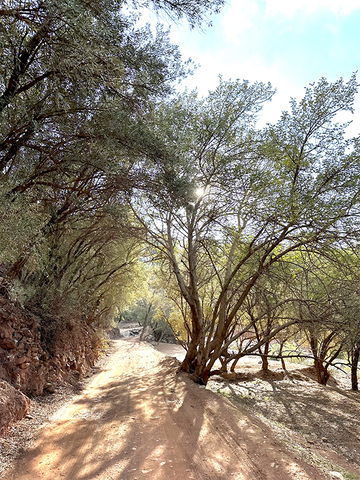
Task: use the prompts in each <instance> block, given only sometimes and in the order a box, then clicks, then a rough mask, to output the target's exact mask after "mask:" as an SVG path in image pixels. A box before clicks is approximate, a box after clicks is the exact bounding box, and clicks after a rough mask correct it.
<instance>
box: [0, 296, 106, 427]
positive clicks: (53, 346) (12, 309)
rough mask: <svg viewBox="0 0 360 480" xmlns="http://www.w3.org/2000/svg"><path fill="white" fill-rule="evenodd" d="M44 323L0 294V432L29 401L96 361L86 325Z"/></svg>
mask: <svg viewBox="0 0 360 480" xmlns="http://www.w3.org/2000/svg"><path fill="white" fill-rule="evenodd" d="M48 320H49V322H48V324H47V322H46V319H44V318H40V317H37V316H36V315H34V314H33V313H31V312H29V311H27V310H25V309H24V308H22V307H21V306H20V305H18V304H16V303H15V302H14V301H12V300H11V299H10V298H9V297H8V295H1V294H0V418H1V422H0V434H4V433H5V432H6V430H7V428H8V426H9V424H11V423H13V422H14V421H16V420H18V419H20V418H22V417H23V416H24V415H26V413H27V411H28V408H29V405H30V401H29V399H28V397H30V398H31V397H32V396H36V395H42V394H43V393H51V392H52V391H53V389H54V385H55V384H56V383H57V382H64V381H70V382H71V380H72V379H74V378H79V377H81V376H82V375H83V374H84V373H85V372H86V371H87V370H88V369H89V368H90V367H92V366H93V365H94V363H95V361H96V359H97V358H98V347H99V338H98V336H97V335H96V332H95V330H94V329H93V328H92V327H91V326H89V325H87V324H86V323H85V322H82V323H81V322H80V323H79V322H75V321H71V320H67V321H66V320H64V319H56V322H51V319H48Z"/></svg>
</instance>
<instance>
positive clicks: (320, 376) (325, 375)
mask: <svg viewBox="0 0 360 480" xmlns="http://www.w3.org/2000/svg"><path fill="white" fill-rule="evenodd" d="M314 367H315V372H316V377H317V381H318V383H320V385H326V384H327V382H328V380H329V378H330V374H329V372H328V370H327V367H325V366H324V361H323V360H322V359H320V358H315V359H314Z"/></svg>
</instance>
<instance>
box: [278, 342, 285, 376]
mask: <svg viewBox="0 0 360 480" xmlns="http://www.w3.org/2000/svg"><path fill="white" fill-rule="evenodd" d="M283 348H284V343H281V344H280V350H279V357H280V360H281V366H282V369H283V370H284V372H286V365H285V360H284V357H283V356H282V352H283Z"/></svg>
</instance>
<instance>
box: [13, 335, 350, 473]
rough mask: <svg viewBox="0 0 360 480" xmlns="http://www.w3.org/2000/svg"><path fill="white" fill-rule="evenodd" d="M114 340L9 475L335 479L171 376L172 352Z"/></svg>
mask: <svg viewBox="0 0 360 480" xmlns="http://www.w3.org/2000/svg"><path fill="white" fill-rule="evenodd" d="M114 345H115V347H114V352H113V354H112V356H111V358H110V360H109V362H108V363H107V365H106V366H105V367H104V368H103V369H102V371H100V373H99V374H97V375H96V376H95V377H94V378H93V379H92V380H91V382H90V383H89V384H88V385H87V387H86V389H85V390H84V391H83V392H82V393H81V395H79V396H77V397H75V399H74V401H73V402H72V403H71V404H70V405H68V406H67V407H65V408H63V409H61V410H60V411H59V412H58V414H57V418H56V419H55V420H54V421H53V423H52V424H51V425H49V426H48V427H47V428H46V429H45V430H43V431H42V432H41V433H40V435H39V436H38V438H37V439H36V442H35V444H34V445H33V447H32V448H31V449H30V450H29V451H28V452H26V453H25V454H23V455H22V457H21V458H20V459H19V460H18V461H17V462H16V464H15V467H14V469H13V470H12V471H11V472H10V473H8V474H7V476H6V477H5V478H6V479H7V480H10V479H11V480H39V479H42V480H57V479H66V480H95V479H97V480H143V479H149V480H170V479H172V478H174V479H177V480H188V479H189V480H190V479H196V480H231V479H234V480H290V479H293V480H300V479H302V480H320V479H325V478H340V477H336V476H335V477H331V476H326V475H324V473H323V471H321V469H319V468H317V467H316V466H314V465H311V464H310V463H307V462H306V461H305V460H304V459H303V458H302V457H301V455H297V454H296V452H294V451H293V450H291V449H287V448H286V445H284V443H283V442H281V441H280V440H279V439H278V438H277V437H276V435H273V434H272V430H271V428H270V427H269V426H267V425H266V424H265V423H263V422H261V421H260V420H259V419H258V418H257V417H255V416H252V415H251V414H249V412H246V411H245V410H241V409H239V408H235V407H234V406H233V405H232V404H231V403H230V402H229V401H228V400H227V399H226V398H223V397H222V396H221V395H219V394H216V393H214V392H211V391H209V390H206V389H204V388H202V387H199V386H198V385H196V384H195V383H193V382H192V381H191V380H190V379H189V378H188V377H187V375H185V374H177V373H176V372H177V366H178V362H177V360H176V359H173V358H169V357H167V356H165V355H164V354H163V353H161V352H159V351H157V350H155V349H154V348H153V347H152V346H150V345H149V344H145V343H138V342H137V340H136V339H129V340H115V341H114ZM164 348H167V347H164ZM167 353H171V351H170V352H169V351H168V352H167ZM180 353H181V350H179V355H180ZM343 478H344V477H343ZM353 478H355V477H353Z"/></svg>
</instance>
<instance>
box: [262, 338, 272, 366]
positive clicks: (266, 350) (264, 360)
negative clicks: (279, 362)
mask: <svg viewBox="0 0 360 480" xmlns="http://www.w3.org/2000/svg"><path fill="white" fill-rule="evenodd" d="M269 350H270V342H266V343H265V344H264V351H263V353H262V354H261V361H262V368H261V369H262V371H263V372H268V371H269V359H268V354H269Z"/></svg>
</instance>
